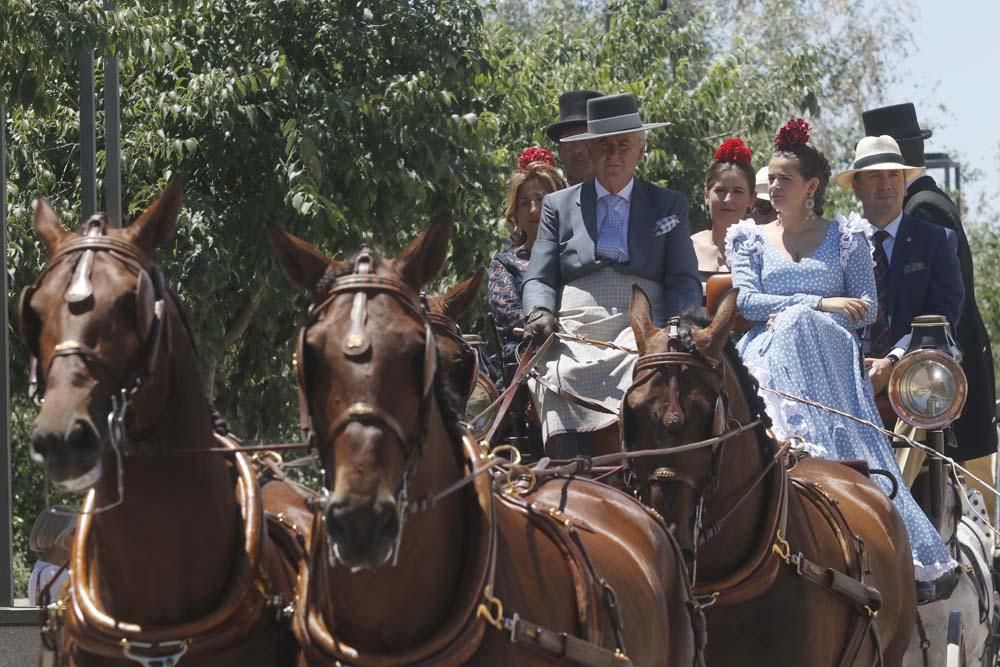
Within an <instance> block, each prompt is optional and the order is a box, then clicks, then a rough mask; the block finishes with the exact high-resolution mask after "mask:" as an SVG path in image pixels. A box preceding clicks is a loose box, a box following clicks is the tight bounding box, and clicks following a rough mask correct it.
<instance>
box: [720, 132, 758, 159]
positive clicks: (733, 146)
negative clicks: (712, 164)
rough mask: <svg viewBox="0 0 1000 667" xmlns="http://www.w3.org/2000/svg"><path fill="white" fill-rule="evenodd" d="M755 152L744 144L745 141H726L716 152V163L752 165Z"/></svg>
mask: <svg viewBox="0 0 1000 667" xmlns="http://www.w3.org/2000/svg"><path fill="white" fill-rule="evenodd" d="M752 159H753V152H752V151H751V150H750V147H749V146H747V145H746V144H745V143H743V139H741V138H740V137H736V138H735V139H726V140H725V141H723V142H722V143H721V144H720V145H719V147H718V148H717V149H716V150H715V161H716V162H732V163H733V164H750V161H751V160H752Z"/></svg>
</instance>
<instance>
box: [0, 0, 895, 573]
mask: <svg viewBox="0 0 1000 667" xmlns="http://www.w3.org/2000/svg"><path fill="white" fill-rule="evenodd" d="M734 3H735V5H738V7H735V8H734V11H735V12H736V14H735V15H736V16H739V15H740V12H745V13H746V15H750V14H752V13H753V12H757V11H764V9H767V11H769V12H773V13H775V16H774V17H771V16H770V15H769V19H768V21H771V20H772V18H773V19H774V21H778V20H779V19H781V20H785V21H786V23H785V24H782V25H786V28H787V30H786V29H785V28H783V29H782V30H785V32H774V31H770V32H766V33H765V32H758V31H756V30H741V29H737V28H738V27H739V26H741V25H743V24H742V23H740V22H738V21H736V20H735V19H734V18H733V16H732V15H730V14H726V13H725V12H721V11H720V12H719V13H713V12H716V11H717V8H715V7H713V8H711V9H706V8H704V7H703V6H702V3H696V2H670V3H667V2H660V1H657V0H613V1H609V2H604V1H602V0H559V1H558V2H540V1H536V0H497V1H496V2H495V3H494V4H490V5H483V4H482V3H480V2H479V1H478V0H438V1H432V0H412V1H410V2H406V3H400V2H398V1H394V0H363V1H361V2H357V3H345V2H331V1H330V0H215V1H211V2H210V1H209V0H185V1H176V0H175V1H171V2H153V3H150V2H138V0H120V1H119V2H118V3H117V9H116V10H115V12H113V13H111V14H107V13H105V12H103V11H102V10H101V9H100V7H101V6H102V3H101V2H99V1H98V0H88V1H86V2H77V1H75V0H74V1H70V0H0V8H2V13H0V34H2V35H4V49H2V50H0V96H2V98H0V99H3V100H5V101H6V102H7V103H8V104H9V107H8V110H9V117H8V118H7V119H5V121H6V124H7V130H8V136H9V145H10V154H11V155H10V178H11V180H10V182H9V184H8V192H7V196H8V198H9V200H10V202H11V209H10V213H11V215H10V252H9V254H8V258H7V262H8V271H9V272H10V276H11V294H10V295H9V297H10V298H11V299H14V298H15V295H16V294H17V292H18V291H19V290H20V289H21V288H22V287H23V286H24V285H26V284H28V283H30V282H31V281H32V280H33V279H34V277H35V275H37V272H38V270H39V268H40V267H41V266H42V264H43V257H42V256H41V254H40V249H39V246H38V244H37V241H36V240H35V238H34V236H33V234H32V233H31V229H30V210H31V200H32V198H33V197H36V196H39V195H44V196H46V197H48V198H49V200H50V202H51V203H52V204H53V205H54V206H55V208H56V209H57V210H58V211H59V212H60V214H61V215H62V219H63V221H64V223H65V224H66V225H67V226H72V225H74V224H75V223H76V222H77V221H78V220H79V219H80V208H79V201H80V182H79V167H78V162H79V146H78V130H77V123H78V101H77V98H78V92H77V79H78V66H77V60H76V58H77V53H78V51H79V49H80V48H81V47H82V46H84V45H93V46H94V48H95V50H96V53H97V68H96V69H97V86H98V91H99V93H98V94H99V96H100V95H101V90H102V86H103V82H102V80H101V79H102V74H101V73H102V72H103V67H102V65H103V60H104V58H105V57H106V56H108V55H110V54H111V53H112V52H113V53H116V54H118V55H119V56H120V57H121V74H120V81H121V91H122V93H121V108H122V118H121V125H122V132H123V135H122V152H123V156H122V158H123V193H124V197H123V199H124V201H125V203H126V205H127V216H126V217H127V218H128V219H133V218H134V217H135V215H137V214H138V212H139V211H141V210H142V209H143V208H144V207H145V206H146V205H147V204H148V203H149V202H150V201H151V200H152V199H153V197H155V195H156V193H157V192H158V191H159V190H160V189H161V188H162V186H163V184H164V183H165V181H166V179H167V178H168V177H169V175H170V174H171V173H174V172H183V173H184V174H186V176H187V183H186V189H185V208H184V210H183V212H182V214H181V218H180V220H179V223H178V230H177V234H176V237H175V240H174V242H173V243H172V244H170V245H169V247H165V248H163V249H161V251H160V254H159V258H158V259H159V261H160V263H161V265H162V266H163V267H164V270H165V272H166V274H167V275H168V277H169V279H170V281H171V283H172V284H173V286H174V287H175V288H176V289H177V291H178V293H179V295H180V297H181V299H182V301H183V303H184V304H185V307H186V308H187V310H188V312H189V314H190V317H191V321H192V324H193V327H194V330H195V333H196V336H197V338H198V341H199V344H200V353H201V357H202V360H203V362H204V365H205V369H206V370H205V379H206V382H207V383H208V385H209V386H210V387H211V389H212V391H213V392H214V394H215V401H216V404H217V406H218V407H219V410H220V411H221V412H222V413H223V414H224V415H225V416H226V417H227V418H228V419H229V420H230V423H231V424H232V425H233V427H234V429H235V430H236V431H237V432H239V433H241V434H243V435H244V436H245V437H247V438H248V439H251V440H255V439H258V440H265V441H279V440H287V439H291V438H294V437H296V427H295V414H296V412H295V405H294V402H295V393H294V377H293V372H292V368H291V340H292V338H293V335H294V332H295V330H296V327H297V326H298V323H299V322H300V321H301V315H302V311H303V307H304V303H305V302H304V298H302V297H296V295H295V290H294V289H293V288H292V287H291V286H290V285H289V284H288V283H287V281H286V280H285V278H284V277H283V276H282V274H281V271H280V269H279V268H278V267H277V266H276V263H275V261H274V259H273V257H272V252H271V249H270V247H269V245H268V243H267V240H266V234H265V228H266V226H267V225H278V226H282V227H286V228H288V229H290V230H292V231H293V232H295V233H297V234H299V235H301V236H303V237H305V238H307V239H309V240H310V241H312V242H314V243H316V244H317V245H318V246H319V247H321V248H322V249H324V250H325V251H326V252H328V253H329V254H330V255H332V256H336V257H341V258H343V257H345V256H347V255H348V254H350V253H352V252H353V251H354V250H355V249H356V248H357V247H358V245H359V244H360V243H361V242H363V241H367V242H370V243H372V244H373V245H374V246H375V247H377V248H379V249H382V250H384V251H385V252H386V253H388V254H394V253H395V252H397V251H398V250H399V249H400V248H401V247H402V246H403V244H404V243H405V242H406V241H408V240H409V239H410V238H412V237H413V236H414V235H415V234H416V233H417V232H418V231H419V230H420V229H422V228H424V227H425V226H426V223H427V221H428V219H429V218H430V217H431V215H432V214H433V213H434V212H435V211H437V210H440V209H444V208H447V209H450V210H452V211H453V214H454V218H455V221H456V224H455V234H454V238H453V241H452V255H451V259H450V260H449V264H448V266H447V269H446V272H445V273H446V276H445V278H443V280H442V283H451V282H453V281H454V280H456V279H458V278H462V277H465V276H467V275H469V274H471V273H472V272H473V271H474V270H475V269H476V268H478V267H481V266H485V264H486V263H487V261H488V260H489V258H490V256H491V255H492V254H493V252H495V251H496V250H497V249H498V248H499V246H500V244H501V239H502V233H501V231H500V230H501V220H500V219H501V211H502V207H503V200H504V192H503V180H504V178H505V177H507V176H509V174H510V172H511V171H512V169H513V166H514V162H515V159H516V156H517V154H518V153H519V152H520V150H521V149H522V148H524V147H525V146H526V145H530V144H532V143H538V144H542V145H545V144H546V143H547V139H546V137H545V135H544V129H545V127H546V126H547V125H548V124H549V123H551V122H553V120H554V119H555V118H556V116H557V105H556V100H557V98H558V95H559V94H560V93H561V92H563V91H565V90H569V89H572V88H576V87H586V88H593V89H596V90H602V91H605V92H609V93H610V92H619V91H631V92H633V93H635V94H636V95H637V96H638V98H639V100H640V104H641V106H642V113H643V116H644V117H645V118H646V119H647V120H663V121H669V122H670V123H671V125H670V126H669V127H667V128H665V129H663V130H657V131H654V132H653V133H651V134H650V136H649V143H648V150H647V156H646V159H645V161H644V163H643V165H642V167H641V169H642V171H643V174H644V176H645V177H647V178H650V179H652V180H655V181H659V182H662V183H664V184H667V185H669V186H670V187H673V188H675V189H677V190H680V191H682V192H685V193H687V194H688V196H689V198H690V200H691V203H692V205H693V207H694V208H693V213H692V215H693V217H694V220H695V222H696V223H698V222H702V223H703V222H704V211H703V210H702V209H701V206H702V201H701V200H702V196H701V190H702V186H703V179H704V174H705V172H706V170H707V168H708V166H709V164H710V162H711V159H712V153H713V151H714V148H715V146H716V145H717V144H718V143H719V142H720V141H721V139H722V138H724V137H725V136H729V135H734V134H739V135H742V136H744V137H745V138H746V139H747V140H748V141H749V143H750V144H751V145H752V146H753V148H754V149H755V150H756V155H757V158H756V159H755V162H756V164H755V166H761V165H762V164H763V162H764V159H765V157H766V156H767V155H768V154H769V147H770V140H771V137H772V136H773V133H774V130H775V128H777V127H778V126H779V125H780V123H781V122H783V121H784V120H785V119H786V118H787V117H789V116H791V115H799V114H803V113H807V112H808V113H810V114H812V115H819V114H825V113H826V110H827V109H831V108H833V109H839V108H841V107H842V106H843V104H844V102H843V100H841V99H839V98H838V96H839V95H841V94H843V93H844V91H845V90H847V89H848V87H849V86H857V85H858V83H857V82H858V81H860V80H861V79H859V78H857V76H859V75H860V73H859V71H858V69H857V68H854V69H850V68H849V65H850V63H849V62H848V61H847V59H846V58H845V57H844V53H845V51H844V49H843V48H842V46H840V45H839V44H836V43H834V42H833V41H832V40H830V39H821V40H817V39H816V38H815V34H814V33H813V31H811V30H805V29H798V28H797V29H796V30H792V27H796V25H797V24H796V23H795V21H796V19H795V17H796V16H802V13H803V11H805V10H804V8H811V9H813V10H815V9H817V7H816V6H817V5H821V4H823V3H821V2H819V1H818V0H782V1H781V2H777V0H775V1H773V2H766V3H747V2H736V0H731V2H730V4H734ZM723 4H725V3H723ZM847 4H850V3H847ZM842 5H843V3H836V6H837V7H842ZM668 6H669V8H668ZM833 11H835V10H833ZM843 11H848V10H843ZM850 11H853V10H850ZM781 12H784V14H781ZM848 14H849V12H848ZM845 15H847V14H845ZM769 25H770V23H769ZM775 25H778V24H777V23H775ZM727 26H728V27H727ZM779 37H780V38H781V40H782V41H781V43H780V48H775V46H776V44H777V40H778V39H779ZM872 58H873V59H870V60H867V61H866V66H868V67H870V69H871V71H872V73H873V75H874V74H877V73H879V72H881V71H882V69H883V65H882V63H881V61H879V60H878V57H877V54H876V55H875V56H873V57H872ZM837 68H839V69H837ZM848 75H850V77H854V78H850V77H848ZM845 81H847V82H848V83H845ZM100 106H101V105H100V100H99V108H100ZM831 116H833V114H831ZM855 123H856V120H855ZM102 128H103V119H102V118H101V115H100V113H99V114H98V135H99V136H98V143H99V145H100V144H101V143H102V140H103V137H102V136H100V135H101V132H102ZM823 136H835V132H834V130H833V129H832V128H830V127H829V126H828V127H826V128H823V130H822V131H821V137H823ZM103 159H104V156H103V154H100V155H99V156H98V162H99V171H100V167H101V165H102V163H103ZM440 286H441V285H438V286H437V287H440ZM26 360H27V359H26V350H25V349H24V348H23V346H22V345H21V344H20V343H15V344H14V356H13V360H12V369H13V383H12V391H13V393H15V395H17V396H21V397H23V396H24V394H25V391H26V387H25V384H26V382H25V378H26ZM14 415H15V418H14V420H13V421H14V422H15V433H14V444H15V447H14V450H15V459H16V478H17V489H16V503H15V512H16V517H15V531H16V533H17V536H18V537H17V539H18V540H19V542H18V546H19V549H20V550H21V553H22V554H23V549H24V539H25V534H26V533H25V526H26V525H28V526H30V522H31V520H32V519H33V517H34V516H35V514H36V513H37V511H38V510H39V509H40V508H41V504H42V502H43V497H42V493H41V489H42V488H43V484H42V483H41V482H40V475H39V473H38V471H37V469H36V468H35V467H33V466H31V465H30V464H29V462H28V460H27V455H26V446H25V444H26V438H27V433H28V427H29V425H30V420H31V418H32V409H31V408H30V407H29V406H27V405H26V402H25V401H23V400H20V401H19V402H17V403H15V410H14ZM25 560H26V561H27V560H28V559H25Z"/></svg>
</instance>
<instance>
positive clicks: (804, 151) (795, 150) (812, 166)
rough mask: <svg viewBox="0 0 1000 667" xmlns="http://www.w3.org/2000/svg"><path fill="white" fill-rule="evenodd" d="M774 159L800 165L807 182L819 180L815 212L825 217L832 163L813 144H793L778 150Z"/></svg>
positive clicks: (815, 196) (815, 197)
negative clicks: (779, 158)
mask: <svg viewBox="0 0 1000 667" xmlns="http://www.w3.org/2000/svg"><path fill="white" fill-rule="evenodd" d="M772 157H783V158H785V159H788V160H795V161H796V162H797V163H798V170H799V174H800V175H801V176H802V178H804V179H806V180H807V181H808V180H809V179H811V178H818V179H819V187H817V188H816V192H814V193H813V197H812V198H813V202H815V204H814V206H813V211H814V212H815V213H816V215H820V216H821V215H823V202H824V201H825V200H826V186H827V185H828V184H829V183H830V162H829V161H828V160H827V159H826V156H825V155H823V153H821V152H820V151H819V149H817V148H816V147H815V146H813V145H812V144H793V145H791V146H786V147H784V148H782V149H779V150H776V151H775V152H774V155H773V156H772Z"/></svg>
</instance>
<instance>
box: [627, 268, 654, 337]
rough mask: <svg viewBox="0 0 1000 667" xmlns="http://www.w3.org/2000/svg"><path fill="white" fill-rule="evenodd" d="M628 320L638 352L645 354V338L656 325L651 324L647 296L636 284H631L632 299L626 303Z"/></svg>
mask: <svg viewBox="0 0 1000 667" xmlns="http://www.w3.org/2000/svg"><path fill="white" fill-rule="evenodd" d="M628 316H629V322H630V324H631V325H632V332H633V333H634V334H635V343H636V345H637V346H638V348H639V354H646V340H647V339H648V338H649V337H650V336H652V335H653V334H654V333H655V332H656V331H657V327H656V325H655V324H653V312H652V308H651V307H650V305H649V297H648V296H646V293H645V292H643V291H642V288H641V287H639V286H638V285H632V300H631V301H630V302H629V305H628Z"/></svg>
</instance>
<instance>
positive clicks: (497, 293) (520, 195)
mask: <svg viewBox="0 0 1000 667" xmlns="http://www.w3.org/2000/svg"><path fill="white" fill-rule="evenodd" d="M565 187H566V181H565V180H563V177H562V176H561V175H560V174H559V172H558V171H557V170H556V168H555V158H554V157H553V156H552V153H550V152H549V151H547V150H545V149H544V148H538V147H535V146H533V147H531V148H526V149H525V150H524V151H522V153H521V156H520V158H519V159H518V171H517V173H515V174H514V175H513V176H511V177H510V180H509V181H508V182H507V210H506V213H505V216H504V217H505V218H506V220H507V224H508V225H509V227H510V234H509V236H510V243H511V247H510V248H508V249H506V250H502V251H501V252H498V253H497V254H496V255H494V256H493V259H492V260H491V261H490V266H489V271H488V274H489V283H488V286H487V298H488V304H489V308H490V313H492V314H493V320H494V322H495V323H496V326H497V330H498V332H499V334H500V342H501V343H502V345H503V361H504V362H505V363H508V362H510V361H511V360H512V359H513V350H514V348H515V347H516V346H517V340H516V339H515V338H514V329H515V328H518V327H523V326H524V314H523V312H522V309H521V285H522V283H523V282H524V271H525V270H526V269H527V268H528V258H529V257H531V247H532V246H533V245H534V244H535V238H536V237H537V236H538V218H539V216H540V215H541V211H542V198H543V197H545V195H547V194H549V193H550V192H555V191H556V190H561V189H563V188H565Z"/></svg>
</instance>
